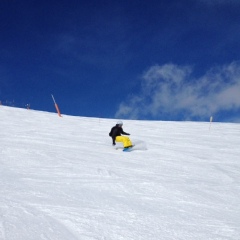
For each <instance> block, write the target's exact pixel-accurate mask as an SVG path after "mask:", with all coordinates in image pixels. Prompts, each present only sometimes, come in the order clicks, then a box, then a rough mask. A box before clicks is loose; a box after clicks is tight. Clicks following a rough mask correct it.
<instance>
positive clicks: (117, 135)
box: [109, 121, 132, 149]
mask: <svg viewBox="0 0 240 240" xmlns="http://www.w3.org/2000/svg"><path fill="white" fill-rule="evenodd" d="M122 126H123V123H122V121H118V122H117V124H116V126H114V127H112V129H111V132H110V133H109V136H110V137H112V141H113V143H112V144H113V146H114V145H116V142H122V143H123V147H124V149H127V148H130V147H132V142H131V140H130V139H129V137H126V136H122V134H123V135H130V134H129V133H126V132H124V131H123V129H122Z"/></svg>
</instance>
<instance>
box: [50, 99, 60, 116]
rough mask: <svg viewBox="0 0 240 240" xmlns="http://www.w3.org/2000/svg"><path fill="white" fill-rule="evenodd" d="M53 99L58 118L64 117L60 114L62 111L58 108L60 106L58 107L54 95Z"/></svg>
mask: <svg viewBox="0 0 240 240" xmlns="http://www.w3.org/2000/svg"><path fill="white" fill-rule="evenodd" d="M52 99H53V102H54V105H55V108H56V110H57V113H58V116H59V117H62V116H61V113H60V110H59V108H58V105H57V103H56V101H55V99H54V97H53V95H52Z"/></svg>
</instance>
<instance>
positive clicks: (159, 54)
mask: <svg viewBox="0 0 240 240" xmlns="http://www.w3.org/2000/svg"><path fill="white" fill-rule="evenodd" d="M239 13H240V1H239V0H158V1H156V0H148V1H146V0H144V1H141V0H139V1H136V0H135V1H134V0H133V1H129V0H126V1H125V0H119V1H114V0H112V1H104V0H103V1H98V0H88V1H81V0H75V1H73V0H58V1H57V0H48V1H45V0H42V1H34V0H32V1H26V0H21V1H20V0H18V1H16V0H15V1H14V0H11V1H9V0H1V2H0V29H1V33H0V34H1V35H0V100H1V101H2V103H3V104H5V105H14V106H16V107H25V105H26V104H28V103H29V104H30V105H31V108H32V109H36V110H43V111H50V112H54V111H55V109H54V105H53V102H52V98H51V94H53V95H54V97H55V99H56V101H57V103H58V105H59V107H60V110H61V112H62V113H63V114H68V115H78V116H89V117H107V118H121V119H125V118H127V119H128V118H132V119H156V120H203V121H209V118H210V116H213V117H214V120H215V121H230V122H240V115H239V112H240V111H239V110H240V55H239V53H240V30H239V29H240V14H239Z"/></svg>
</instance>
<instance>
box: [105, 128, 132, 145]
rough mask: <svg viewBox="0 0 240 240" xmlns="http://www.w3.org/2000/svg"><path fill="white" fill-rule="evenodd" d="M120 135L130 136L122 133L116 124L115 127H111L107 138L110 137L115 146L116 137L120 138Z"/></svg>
mask: <svg viewBox="0 0 240 240" xmlns="http://www.w3.org/2000/svg"><path fill="white" fill-rule="evenodd" d="M122 134H123V135H130V134H129V133H126V132H124V131H123V129H122V127H120V126H119V125H118V124H116V126H114V127H112V129H111V132H110V133H109V136H110V137H112V140H113V144H114V145H115V140H116V137H117V136H121V135H122Z"/></svg>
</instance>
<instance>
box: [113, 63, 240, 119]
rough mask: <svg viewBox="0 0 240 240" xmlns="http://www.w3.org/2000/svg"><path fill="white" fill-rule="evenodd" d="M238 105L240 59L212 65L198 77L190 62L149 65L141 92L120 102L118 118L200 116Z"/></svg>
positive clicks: (182, 117)
mask: <svg viewBox="0 0 240 240" xmlns="http://www.w3.org/2000/svg"><path fill="white" fill-rule="evenodd" d="M239 108H240V63H239V62H233V63H231V64H228V65H225V66H221V67H214V68H212V69H210V70H209V71H208V72H206V73H205V74H204V75H203V76H201V77H199V78H194V77H193V68H192V67H191V66H178V65H175V64H165V65H162V66H159V65H156V66H152V67H151V68H150V69H149V70H148V71H146V72H145V73H144V74H143V76H142V89H141V93H139V94H136V95H134V96H131V97H129V99H128V100H127V101H124V102H122V103H121V104H120V106H119V109H118V110H117V112H116V115H115V117H117V118H130V119H143V118H149V119H152V118H153V119H169V118H170V119H182V120H187V119H188V120H189V119H199V120H203V119H206V117H207V118H208V117H209V116H211V115H214V114H216V113H219V112H221V111H236V110H237V109H239Z"/></svg>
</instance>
